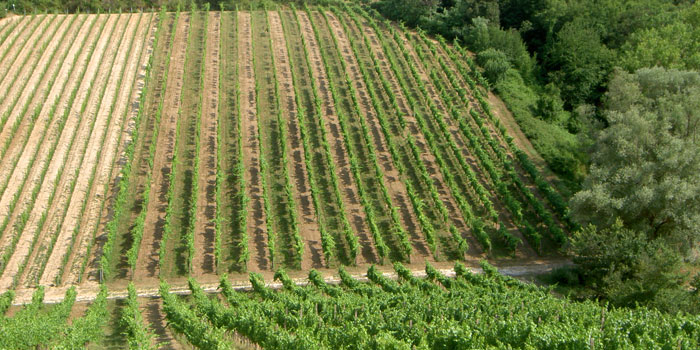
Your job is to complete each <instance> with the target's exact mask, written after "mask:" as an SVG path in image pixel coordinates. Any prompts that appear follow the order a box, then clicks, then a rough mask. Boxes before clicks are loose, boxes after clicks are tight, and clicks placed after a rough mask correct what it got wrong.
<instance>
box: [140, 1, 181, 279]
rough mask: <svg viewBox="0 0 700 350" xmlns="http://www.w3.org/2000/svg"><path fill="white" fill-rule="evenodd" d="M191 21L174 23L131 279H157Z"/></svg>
mask: <svg viewBox="0 0 700 350" xmlns="http://www.w3.org/2000/svg"><path fill="white" fill-rule="evenodd" d="M189 26H190V18H189V15H187V14H180V18H179V19H178V22H177V24H176V29H175V30H176V32H175V41H174V43H173V48H172V57H171V61H170V67H168V81H167V83H166V84H167V86H166V88H165V96H164V97H163V112H162V116H161V120H160V126H158V128H160V129H159V132H158V140H157V141H156V145H157V146H156V153H155V156H154V160H153V173H152V177H151V183H150V186H151V190H150V196H151V198H150V199H149V201H148V207H147V208H145V209H144V210H147V211H146V221H145V225H144V230H143V238H142V239H141V247H140V248H139V256H138V259H137V261H136V269H135V271H134V279H136V280H141V279H145V278H151V279H156V278H158V274H159V266H158V259H159V252H160V240H161V238H162V236H163V225H164V224H165V211H166V209H167V208H168V198H167V197H168V196H167V194H168V188H169V187H170V172H171V171H172V160H173V151H174V148H175V128H176V126H177V118H178V113H179V109H180V101H181V98H180V93H181V92H182V84H183V80H184V76H183V74H184V69H183V67H184V64H185V54H186V51H187V32H188V31H189Z"/></svg>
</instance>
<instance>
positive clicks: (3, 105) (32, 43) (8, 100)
mask: <svg viewBox="0 0 700 350" xmlns="http://www.w3.org/2000/svg"><path fill="white" fill-rule="evenodd" d="M60 17H61V18H60V19H59V17H58V16H55V15H54V16H49V15H44V16H42V21H41V23H40V24H39V25H38V26H37V27H36V29H34V31H33V32H32V33H31V35H30V36H29V37H27V38H25V39H26V40H24V42H21V43H19V44H15V45H16V47H13V48H12V49H11V50H10V51H11V52H10V53H12V50H15V51H19V52H17V53H16V55H15V56H14V58H13V60H12V62H10V63H9V67H8V69H7V70H6V71H5V76H4V79H3V80H2V83H0V91H3V92H5V93H4V94H3V95H4V96H2V97H1V98H0V115H4V114H5V113H6V112H7V111H8V110H9V109H10V108H11V107H12V106H11V104H12V101H14V100H15V98H16V97H17V95H19V93H20V92H21V91H22V88H24V84H23V83H24V82H25V81H26V76H27V75H28V74H30V73H31V72H32V71H33V70H34V69H35V68H36V66H35V65H33V64H30V61H32V60H33V59H34V58H38V57H37V56H38V55H36V51H35V50H36V48H37V47H41V46H40V45H39V43H43V42H45V40H46V39H48V37H50V36H51V35H50V29H49V28H51V27H52V26H54V25H55V24H56V23H58V22H60V20H61V19H65V18H66V16H64V15H61V16H60ZM42 37H43V38H42ZM20 50H21V51H20ZM9 56H10V55H8V57H9ZM22 77H25V78H24V80H22ZM8 125H9V126H11V125H12V123H11V122H10V121H9V120H8V121H7V122H6V124H5V128H7V127H8Z"/></svg>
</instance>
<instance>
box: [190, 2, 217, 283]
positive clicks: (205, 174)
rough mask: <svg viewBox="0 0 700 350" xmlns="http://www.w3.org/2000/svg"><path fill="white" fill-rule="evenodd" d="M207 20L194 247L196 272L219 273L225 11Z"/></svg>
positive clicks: (193, 271)
mask: <svg viewBox="0 0 700 350" xmlns="http://www.w3.org/2000/svg"><path fill="white" fill-rule="evenodd" d="M208 16H209V20H208V21H207V28H206V30H207V33H208V34H207V48H206V57H205V61H204V62H202V64H204V67H205V71H204V91H203V92H202V94H203V95H202V96H203V99H202V103H203V105H202V121H201V134H200V142H201V147H200V150H199V154H198V155H197V157H199V159H200V163H199V164H200V166H199V178H198V179H196V181H199V189H200V192H199V194H198V195H197V213H196V221H195V226H194V250H195V255H194V257H193V259H192V274H193V275H194V276H199V275H202V274H205V273H207V274H213V273H216V263H215V261H214V239H215V235H216V232H215V231H216V222H215V220H216V161H217V152H218V149H219V147H218V145H217V136H216V135H217V132H218V124H217V121H218V113H217V112H218V110H219V61H220V58H219V40H220V39H219V38H220V35H221V28H220V23H221V22H220V17H221V12H209V13H208Z"/></svg>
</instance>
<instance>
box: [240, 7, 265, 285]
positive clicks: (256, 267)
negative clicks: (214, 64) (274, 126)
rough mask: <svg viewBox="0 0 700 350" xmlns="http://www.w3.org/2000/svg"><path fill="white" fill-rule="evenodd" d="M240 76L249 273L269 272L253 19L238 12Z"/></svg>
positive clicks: (244, 13) (246, 13) (245, 13)
mask: <svg viewBox="0 0 700 350" xmlns="http://www.w3.org/2000/svg"><path fill="white" fill-rule="evenodd" d="M236 23H237V24H238V45H239V46H238V48H239V49H238V64H239V66H238V72H239V76H238V78H239V84H240V96H241V99H240V103H241V137H242V138H243V142H242V145H243V169H245V170H244V177H245V184H246V191H247V192H248V198H249V199H250V200H249V207H248V219H247V220H246V224H247V226H248V236H249V238H248V250H249V252H250V253H249V254H250V260H251V261H250V263H249V264H248V270H250V271H253V272H259V271H264V270H268V269H269V268H270V267H271V266H270V261H269V258H268V256H267V253H268V252H267V227H266V225H265V222H266V220H265V210H264V209H263V198H262V195H263V189H262V179H261V178H260V176H261V174H260V145H259V144H258V123H257V118H256V115H255V114H256V107H255V103H256V102H255V101H256V99H255V93H256V91H255V90H256V89H255V72H254V70H253V60H252V58H253V46H252V40H253V38H252V35H253V33H252V28H251V17H250V13H248V12H238V20H237V21H236Z"/></svg>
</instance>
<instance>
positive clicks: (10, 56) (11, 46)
mask: <svg viewBox="0 0 700 350" xmlns="http://www.w3.org/2000/svg"><path fill="white" fill-rule="evenodd" d="M48 17H49V16H48V15H39V16H27V17H26V19H25V20H23V21H22V28H21V29H15V30H14V31H13V32H12V33H11V34H10V37H12V39H11V40H10V38H9V37H8V38H7V39H6V40H5V43H3V46H4V47H3V49H2V51H0V59H2V61H1V62H0V83H1V85H0V86H2V87H3V88H4V89H3V90H0V91H7V85H8V84H9V82H6V79H7V78H8V77H10V76H12V74H11V73H12V72H17V69H19V67H16V66H15V65H14V63H15V59H16V58H17V55H18V54H19V53H20V51H21V50H22V48H23V47H24V46H25V44H26V43H27V41H28V40H27V39H28V38H29V37H30V36H32V35H33V34H34V32H35V29H37V26H38V25H41V23H44V22H45V20H46V19H47V18H48ZM5 44H6V45H5ZM3 56H4V57H3ZM5 97H6V96H1V97H0V106H2V105H3V103H2V102H3V101H5Z"/></svg>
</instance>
